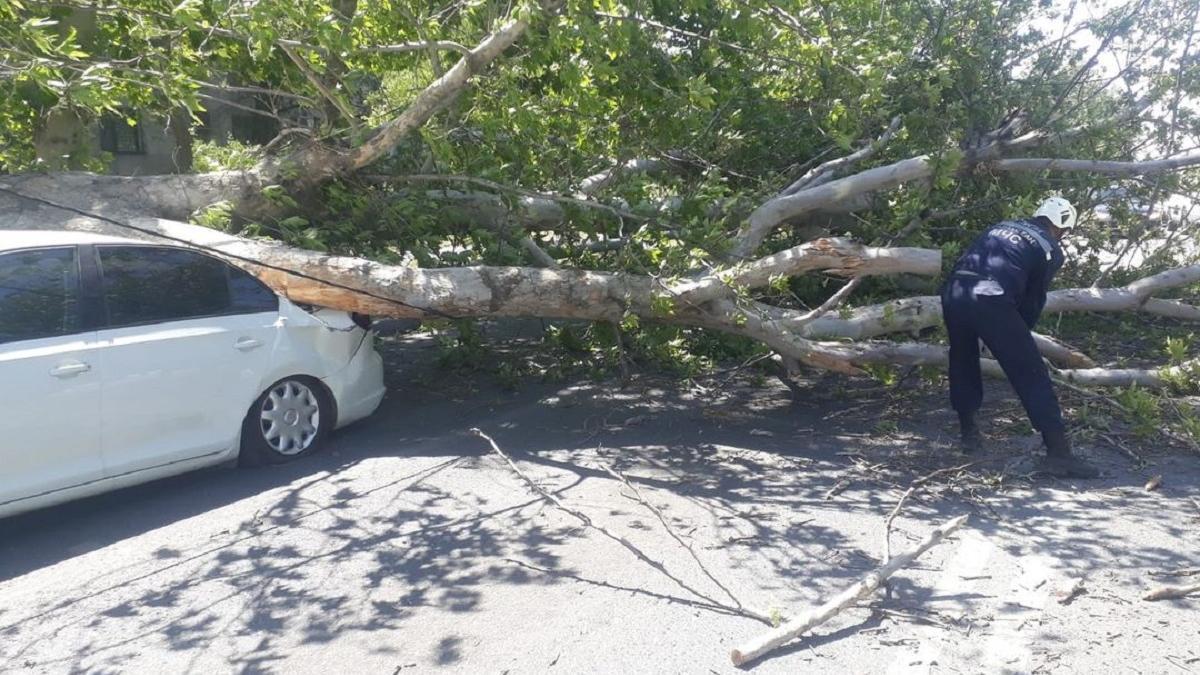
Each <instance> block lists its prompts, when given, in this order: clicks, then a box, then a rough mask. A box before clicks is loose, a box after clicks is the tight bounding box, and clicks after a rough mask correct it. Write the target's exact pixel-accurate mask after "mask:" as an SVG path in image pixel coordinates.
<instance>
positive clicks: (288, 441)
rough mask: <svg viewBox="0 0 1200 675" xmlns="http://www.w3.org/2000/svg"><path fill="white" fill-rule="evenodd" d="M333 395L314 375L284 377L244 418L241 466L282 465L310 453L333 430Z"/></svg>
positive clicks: (239, 454)
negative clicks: (312, 376)
mask: <svg viewBox="0 0 1200 675" xmlns="http://www.w3.org/2000/svg"><path fill="white" fill-rule="evenodd" d="M335 415H336V411H335V410H334V404H333V398H332V397H331V396H330V395H329V392H328V391H327V390H326V389H325V387H324V385H322V384H321V383H320V382H318V381H317V380H315V379H313V378H311V377H302V376H293V377H285V378H284V379H282V380H279V381H278V382H276V383H275V384H272V385H271V386H270V387H269V388H267V390H266V391H264V392H263V393H262V395H261V396H259V397H258V398H257V399H256V400H255V401H254V405H252V406H250V410H249V412H247V413H246V418H245V419H244V420H243V421H242V447H241V450H240V451H239V453H238V464H239V465H241V466H263V465H267V464H283V463H284V462H290V461H292V460H294V459H298V458H300V457H304V456H306V455H311V454H312V453H314V452H316V451H317V449H318V448H319V447H320V446H321V445H322V444H323V443H324V442H325V438H326V437H328V436H329V432H330V431H331V430H332V429H333V424H334V417H335Z"/></svg>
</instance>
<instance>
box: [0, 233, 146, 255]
mask: <svg viewBox="0 0 1200 675" xmlns="http://www.w3.org/2000/svg"><path fill="white" fill-rule="evenodd" d="M145 243H146V242H144V241H138V240H137V239H126V238H124V237H110V236H108V235H104V234H96V233H94V232H76V231H64V230H0V251H12V250H16V249H19V248H34V247H40V246H74V245H79V244H145Z"/></svg>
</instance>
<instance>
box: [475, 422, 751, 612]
mask: <svg viewBox="0 0 1200 675" xmlns="http://www.w3.org/2000/svg"><path fill="white" fill-rule="evenodd" d="M471 433H473V434H475V435H476V436H478V437H480V438H482V439H483V440H485V441H487V443H488V445H490V446H491V447H492V451H493V452H495V453H496V454H497V455H500V457H501V458H502V459H503V460H504V461H505V462H506V463H507V464H508V468H509V469H511V470H512V472H513V473H515V474H516V475H517V477H518V478H520V479H521V480H522V481H523V482H524V483H525V485H526V486H527V487H528V488H529V489H530V490H531V491H533V492H534V493H535V494H537V495H538V496H540V497H541V498H542V499H544V500H546V501H547V502H550V503H551V504H553V505H554V506H556V507H558V509H559V510H560V511H562V512H563V513H566V514H568V515H570V516H572V517H573V518H575V519H576V520H578V521H579V522H580V523H581V524H582V525H583V526H585V527H589V528H591V529H593V530H595V531H596V532H599V533H600V534H602V535H604V536H605V537H608V538H609V539H611V540H613V541H615V542H617V543H618V544H620V545H621V546H622V547H624V548H625V549H626V550H627V551H629V552H630V553H632V554H633V555H634V556H636V557H637V558H638V560H641V561H642V562H644V563H646V564H647V565H649V566H650V567H652V568H654V569H655V570H656V571H658V572H659V573H660V574H662V575H663V576H665V577H667V578H668V579H670V580H671V581H672V582H674V583H675V585H676V586H678V587H679V588H681V589H683V590H684V591H686V592H687V593H689V594H691V595H692V596H693V597H696V598H699V599H700V600H702V601H703V602H705V603H707V604H709V605H713V606H717V607H721V608H723V610H724V611H727V612H729V613H730V614H737V615H739V616H744V617H746V618H748V619H754V620H755V621H759V622H762V623H765V624H767V625H768V626H769V625H772V621H771V617H770V616H769V615H767V614H763V613H761V612H755V611H753V610H749V609H746V608H744V607H740V606H739V607H729V606H727V605H724V604H722V603H721V602H720V601H718V600H715V599H713V598H711V597H709V596H708V595H705V594H704V593H702V592H700V591H698V590H696V589H694V588H692V587H691V586H689V585H688V584H687V583H686V582H684V581H683V580H682V579H679V578H678V577H676V576H675V575H673V574H671V572H670V571H669V570H667V567H666V565H664V564H663V563H661V562H659V561H657V560H655V559H654V558H651V557H650V556H649V555H647V554H646V553H645V552H644V551H642V550H641V549H640V548H638V547H637V546H635V545H633V544H632V543H631V542H630V541H629V540H628V539H626V538H624V537H622V536H621V535H619V534H614V533H613V532H612V531H610V530H608V529H607V528H605V527H603V526H601V525H597V524H596V523H595V522H593V521H592V519H591V518H590V517H588V515H587V514H586V513H583V512H582V511H578V510H576V509H573V508H571V507H569V506H567V505H566V504H564V503H563V502H562V500H561V499H559V498H558V497H557V496H556V495H555V494H554V493H552V492H549V491H548V490H546V489H545V488H543V487H542V486H540V485H538V484H537V483H536V482H534V480H533V479H532V478H530V477H529V476H528V475H527V474H526V473H525V472H524V471H522V470H521V468H520V467H519V466H517V463H516V462H514V461H513V459H512V458H511V457H509V456H508V455H507V454H506V453H505V452H504V451H503V450H501V449H500V446H499V445H497V444H496V441H495V440H493V439H492V437H491V436H488V435H487V434H485V433H483V431H482V430H480V429H478V428H472V429H471Z"/></svg>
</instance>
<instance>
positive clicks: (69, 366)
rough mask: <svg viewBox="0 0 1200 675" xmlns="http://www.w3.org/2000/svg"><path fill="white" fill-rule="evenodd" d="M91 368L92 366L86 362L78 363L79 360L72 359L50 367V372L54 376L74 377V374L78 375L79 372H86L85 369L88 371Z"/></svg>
mask: <svg viewBox="0 0 1200 675" xmlns="http://www.w3.org/2000/svg"><path fill="white" fill-rule="evenodd" d="M91 369H92V367H91V366H90V365H88V364H86V363H80V362H79V361H72V362H70V363H63V364H59V365H57V366H55V367H53V368H51V369H50V374H51V375H53V376H54V377H62V378H67V377H75V376H76V375H79V374H81V373H86V372H87V371H89V370H91Z"/></svg>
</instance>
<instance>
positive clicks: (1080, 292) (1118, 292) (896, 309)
mask: <svg viewBox="0 0 1200 675" xmlns="http://www.w3.org/2000/svg"><path fill="white" fill-rule="evenodd" d="M1197 282H1200V265H1189V266H1186V267H1177V268H1175V269H1171V270H1167V271H1165V272H1161V273H1159V274H1154V275H1151V276H1148V277H1145V278H1143V279H1138V280H1137V281H1134V282H1132V283H1130V284H1128V285H1126V286H1120V287H1116V288H1070V289H1063V290H1058V291H1051V292H1050V293H1049V294H1047V296H1046V309H1045V312H1046V313H1051V314H1053V313H1058V312H1119V311H1141V312H1146V313H1148V314H1155V315H1157V316H1165V317H1171V318H1176V319H1185V320H1191V321H1196V320H1200V308H1197V307H1195V306H1193V305H1188V304H1185V303H1182V302H1179V301H1178V300H1164V299H1159V298H1152V297H1150V296H1151V295H1153V294H1156V293H1161V292H1163V291H1166V290H1169V289H1172V288H1178V287H1180V286H1188V285H1190V284H1194V283H1197ZM941 319H942V304H941V299H940V298H938V297H937V296H934V295H925V296H917V297H913V298H903V299H900V300H892V301H890V302H885V303H881V304H878V305H870V306H867V307H860V308H858V309H855V310H853V311H851V312H849V313H848V315H846V316H832V315H830V316H824V317H821V318H820V319H817V320H816V321H813V322H812V323H810V324H808V325H807V326H806V327H805V328H804V331H803V335H804V337H809V338H835V337H836V338H850V339H853V340H863V339H867V338H872V337H878V336H880V335H885V334H888V333H900V332H906V331H919V330H922V329H925V328H930V327H932V326H935V325H937V324H938V323H939V322H940V321H941Z"/></svg>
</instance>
